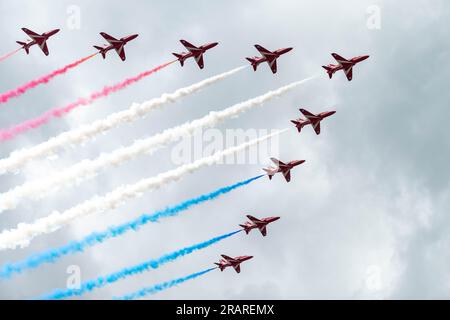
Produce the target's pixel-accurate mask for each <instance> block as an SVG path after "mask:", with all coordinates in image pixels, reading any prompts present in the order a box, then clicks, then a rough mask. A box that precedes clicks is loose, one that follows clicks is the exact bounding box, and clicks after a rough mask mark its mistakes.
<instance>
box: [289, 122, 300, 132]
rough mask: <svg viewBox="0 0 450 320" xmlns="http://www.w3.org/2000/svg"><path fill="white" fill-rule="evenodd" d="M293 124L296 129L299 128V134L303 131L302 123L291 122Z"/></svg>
mask: <svg viewBox="0 0 450 320" xmlns="http://www.w3.org/2000/svg"><path fill="white" fill-rule="evenodd" d="M291 122H292V123H293V124H295V127H296V128H297V131H298V132H300V131H302V125H301V123H300V121H297V120H291Z"/></svg>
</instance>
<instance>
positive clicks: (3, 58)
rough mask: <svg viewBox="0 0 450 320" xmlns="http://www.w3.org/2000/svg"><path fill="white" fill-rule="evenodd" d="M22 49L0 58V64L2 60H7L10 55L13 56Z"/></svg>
mask: <svg viewBox="0 0 450 320" xmlns="http://www.w3.org/2000/svg"><path fill="white" fill-rule="evenodd" d="M21 49H22V48H19V49H16V50H14V51H12V52H10V53H7V54H5V55H4V56H3V57H0V62H2V61H3V60H6V59H8V58H9V57H11V56H12V55H15V54H16V53H17V52H19V51H20V50H21Z"/></svg>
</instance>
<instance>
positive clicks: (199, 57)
mask: <svg viewBox="0 0 450 320" xmlns="http://www.w3.org/2000/svg"><path fill="white" fill-rule="evenodd" d="M194 57H195V61H196V62H197V64H198V66H199V68H200V69H203V66H204V63H203V54H201V53H200V54H198V55H195V56H194Z"/></svg>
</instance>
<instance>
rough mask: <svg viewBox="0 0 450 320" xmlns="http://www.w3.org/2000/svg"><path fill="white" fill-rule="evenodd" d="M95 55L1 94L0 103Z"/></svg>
mask: <svg viewBox="0 0 450 320" xmlns="http://www.w3.org/2000/svg"><path fill="white" fill-rule="evenodd" d="M19 50H20V48H19ZM17 51H18V50H17ZM14 53H15V52H14ZM97 53H98V52H97ZM97 53H93V54H91V55H89V56H87V57H84V58H82V59H80V60H78V61H75V62H73V63H71V64H68V65H67V66H65V67H63V68H61V69H58V70H55V71H53V72H52V73H49V74H47V75H45V76H43V77H40V78H38V79H36V80H31V81H30V82H28V83H25V84H24V85H22V86H20V87H18V88H16V89H14V90H11V91H8V92H5V93H2V94H1V95H0V103H5V102H7V101H8V100H9V99H11V98H16V97H18V96H20V95H22V94H24V93H25V92H27V91H28V90H30V89H33V88H34V87H37V86H38V85H40V84H44V83H47V82H49V81H50V80H51V79H52V78H54V77H56V76H58V75H60V74H64V73H66V72H67V71H69V70H70V69H72V68H75V67H76V66H78V65H80V64H81V63H83V62H85V61H87V60H89V59H91V58H92V57H94V56H95V55H97Z"/></svg>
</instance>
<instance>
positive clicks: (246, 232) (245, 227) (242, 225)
mask: <svg viewBox="0 0 450 320" xmlns="http://www.w3.org/2000/svg"><path fill="white" fill-rule="evenodd" d="M239 227H242V229H243V230H244V231H245V234H249V233H250V228H248V227H247V226H246V225H245V224H240V225H239Z"/></svg>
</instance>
